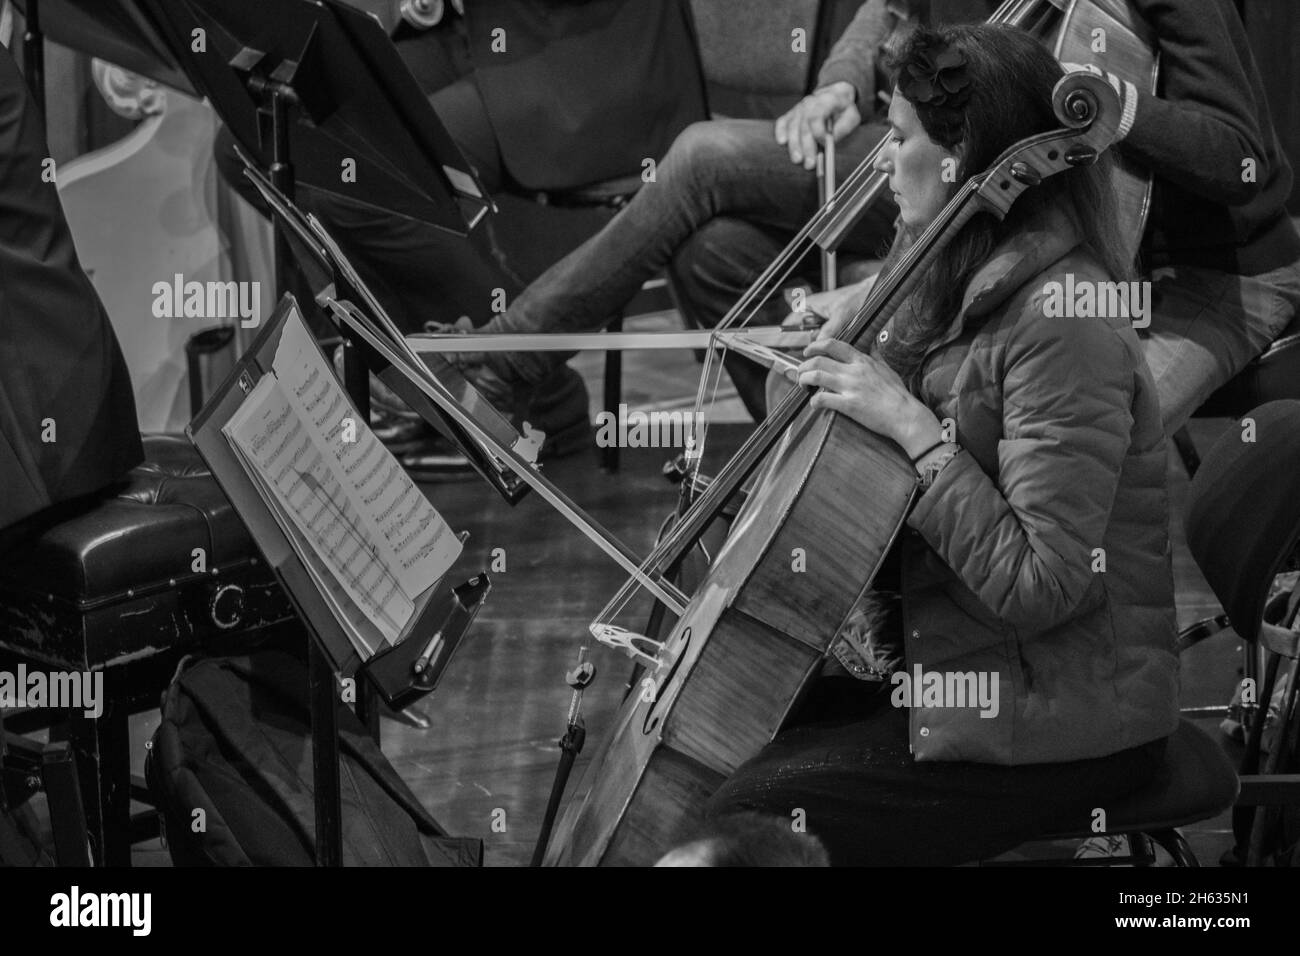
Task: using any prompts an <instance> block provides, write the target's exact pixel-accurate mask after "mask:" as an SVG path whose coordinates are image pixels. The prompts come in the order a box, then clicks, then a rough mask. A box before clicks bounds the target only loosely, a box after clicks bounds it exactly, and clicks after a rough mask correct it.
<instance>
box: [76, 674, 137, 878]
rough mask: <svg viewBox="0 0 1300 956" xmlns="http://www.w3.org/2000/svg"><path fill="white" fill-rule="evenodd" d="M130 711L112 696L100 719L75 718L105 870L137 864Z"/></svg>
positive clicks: (89, 822) (92, 829) (89, 813)
mask: <svg viewBox="0 0 1300 956" xmlns="http://www.w3.org/2000/svg"><path fill="white" fill-rule="evenodd" d="M128 718H129V708H128V707H126V706H124V705H123V704H121V703H119V702H117V701H114V700H113V699H112V698H111V697H109V698H108V699H107V700H106V701H105V702H104V712H103V713H102V714H100V716H99V718H98V719H92V718H89V717H85V716H83V715H82V714H81V712H80V711H77V712H75V713H74V714H73V716H72V719H71V721H70V722H69V725H68V731H69V739H70V740H71V742H72V750H73V753H74V754H75V756H76V760H77V775H78V777H79V778H80V781H81V794H82V803H83V805H84V806H85V810H86V830H87V832H88V833H89V836H90V844H91V848H92V849H93V851H94V854H95V861H96V863H97V864H98V865H99V866H130V865H131V739H130V723H129V719H128Z"/></svg>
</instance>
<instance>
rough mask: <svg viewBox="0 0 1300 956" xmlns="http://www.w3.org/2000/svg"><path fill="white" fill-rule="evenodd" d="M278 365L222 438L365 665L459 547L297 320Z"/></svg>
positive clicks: (290, 321) (290, 323)
mask: <svg viewBox="0 0 1300 956" xmlns="http://www.w3.org/2000/svg"><path fill="white" fill-rule="evenodd" d="M272 368H273V371H272V372H269V373H267V374H265V375H263V376H262V378H261V380H260V381H259V382H258V383H257V385H256V386H255V387H254V388H253V390H252V391H251V392H250V393H249V395H248V397H247V398H246V399H245V400H244V402H243V404H241V406H240V408H239V410H238V411H237V412H236V413H235V414H234V415H233V416H231V418H230V421H228V422H227V423H226V425H225V426H224V427H223V429H222V431H223V432H224V433H225V435H226V437H227V439H228V440H229V441H230V442H231V444H232V446H233V447H234V449H235V451H236V453H237V454H239V455H240V457H241V458H242V459H243V460H244V462H245V464H246V466H247V467H248V471H249V473H250V474H251V475H252V476H253V477H254V479H255V480H256V481H257V482H258V484H259V485H260V486H261V487H262V489H263V491H264V492H266V497H267V500H268V501H269V502H270V503H271V505H272V507H273V509H274V510H275V511H276V517H277V519H278V520H279V521H280V522H281V524H282V526H283V527H284V528H285V530H286V533H287V534H288V535H289V537H290V539H291V541H292V542H293V543H294V544H295V550H297V551H298V552H299V554H300V557H302V558H303V561H304V564H305V565H306V566H307V568H308V570H309V572H311V574H312V576H313V577H314V578H316V579H317V583H318V584H319V585H321V591H322V594H324V596H325V597H326V599H327V600H328V601H329V602H330V604H331V606H332V607H333V608H334V609H335V610H336V612H337V613H338V616H339V617H340V620H341V621H343V622H345V623H346V624H347V625H349V626H348V630H349V636H350V637H351V638H352V640H353V643H354V644H355V645H357V650H358V652H359V653H363V655H364V656H367V657H368V656H370V654H371V653H373V652H374V651H375V650H376V645H377V643H378V641H377V640H376V637H378V638H380V639H382V640H383V641H386V642H388V643H390V644H391V643H395V642H396V640H397V639H398V638H399V636H400V635H401V633H402V630H403V628H404V627H405V626H406V624H407V623H408V622H409V620H410V619H411V617H412V615H413V614H414V611H415V604H414V598H415V597H417V596H418V595H419V594H420V593H421V592H423V591H424V590H426V589H428V588H429V587H431V586H432V585H433V584H434V583H435V582H436V581H437V580H438V579H439V578H441V577H442V575H443V574H444V573H446V571H447V570H448V569H449V568H450V567H451V565H452V564H453V563H454V562H455V560H456V558H457V557H458V556H459V554H460V551H461V542H460V540H459V539H458V538H457V537H456V536H455V535H454V534H453V533H452V531H451V529H450V528H449V527H448V526H447V524H446V522H445V521H443V519H442V517H441V515H439V514H438V512H437V511H436V510H434V508H433V506H432V505H431V504H430V503H429V501H428V499H427V498H425V497H424V494H423V493H422V492H421V491H420V489H419V488H417V487H416V486H415V484H414V483H413V482H412V481H411V480H410V477H409V476H408V475H407V474H406V472H405V471H403V470H402V468H401V466H400V465H399V464H398V463H397V461H396V459H395V458H393V456H392V455H391V454H390V453H389V452H388V450H387V449H386V448H384V447H383V445H382V444H381V443H380V442H379V441H378V439H376V438H375V436H374V433H373V432H371V431H370V428H369V426H368V425H367V424H366V423H365V422H364V421H362V420H360V419H361V416H360V415H358V414H357V413H356V411H355V409H353V407H352V405H351V404H350V403H349V402H348V400H347V396H346V395H345V394H344V393H343V390H342V388H341V387H340V386H339V384H338V381H337V380H336V379H335V378H334V374H333V372H332V370H331V369H330V368H329V366H328V364H327V363H326V361H325V359H324V357H323V356H322V355H321V352H320V350H319V348H318V347H317V346H316V344H315V342H314V340H313V339H312V338H311V334H310V332H308V330H307V328H306V326H305V325H303V323H302V321H301V319H300V318H299V316H298V314H297V313H296V312H294V313H291V314H290V315H289V316H288V318H287V319H286V321H285V324H284V328H283V333H282V338H281V340H280V343H279V347H278V349H277V352H276V356H275V360H274V362H273V363H272ZM349 439H350V440H349ZM354 610H355V611H359V612H360V615H358V614H357V613H353V612H354Z"/></svg>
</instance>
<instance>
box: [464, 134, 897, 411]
mask: <svg viewBox="0 0 1300 956" xmlns="http://www.w3.org/2000/svg"><path fill="white" fill-rule="evenodd" d="M772 129H773V127H772V123H771V122H770V121H766V120H763V121H759V120H713V121H709V122H703V123H694V124H692V125H691V126H688V127H687V128H686V129H685V130H684V131H683V132H682V133H681V134H680V135H679V136H678V137H677V139H676V141H675V142H674V143H673V145H672V148H670V149H669V150H668V153H667V155H665V156H664V158H663V159H662V160H661V161H660V162H659V164H658V167H657V169H656V171H655V180H654V182H652V183H647V184H646V185H644V186H643V187H642V188H641V190H640V192H638V193H637V195H636V196H635V197H634V198H633V199H632V201H631V202H630V203H628V205H627V206H626V207H625V208H624V209H623V210H622V211H621V212H619V214H618V215H617V216H615V217H614V218H613V219H612V220H611V221H610V222H609V224H608V225H607V226H605V228H603V229H602V230H601V231H600V232H598V233H597V234H596V235H594V236H592V237H591V238H590V239H588V240H587V241H586V242H585V243H583V244H582V245H581V246H580V247H578V248H577V249H576V250H574V251H573V252H571V253H570V254H569V255H567V256H565V257H564V258H563V259H561V260H560V261H559V262H557V263H556V264H555V265H554V266H552V267H551V268H550V269H548V270H546V272H545V273H543V274H542V275H541V276H540V277H539V278H538V279H536V280H535V281H533V283H532V284H531V285H529V286H528V288H527V289H525V290H524V291H523V293H522V294H521V295H520V296H519V297H518V298H516V299H514V300H513V302H512V304H511V305H510V307H509V308H508V309H507V310H506V312H505V313H504V314H503V315H499V316H496V317H495V318H493V319H492V320H491V321H490V322H489V323H488V330H489V331H492V332H510V333H515V332H519V333H522V332H542V331H544V332H579V331H590V330H593V329H597V328H600V327H601V326H602V325H603V324H604V323H605V322H606V321H607V320H608V319H609V317H610V316H611V315H613V314H615V312H617V311H618V309H620V308H621V307H622V306H624V305H625V304H626V303H627V302H628V301H630V300H631V299H632V297H633V296H635V295H636V293H637V291H638V290H639V289H640V288H641V284H642V283H643V282H644V281H645V280H646V279H649V278H652V277H653V276H654V275H656V274H657V273H658V272H659V271H660V270H662V269H664V268H665V267H668V266H669V264H670V263H671V264H672V266H671V270H670V275H671V277H672V278H673V281H674V287H675V291H676V292H677V294H678V300H679V304H680V305H681V307H682V311H683V312H685V313H686V315H687V318H688V319H689V320H690V321H691V322H692V323H693V324H695V325H698V326H700V327H702V328H713V327H714V326H716V325H717V324H718V322H719V320H720V319H722V317H723V316H724V315H725V314H726V313H727V311H728V310H729V309H730V308H731V306H732V305H733V304H735V302H736V300H737V299H738V298H740V295H741V293H742V292H744V291H745V289H747V288H748V287H749V285H750V284H751V283H752V282H753V281H754V280H755V279H757V278H758V276H759V274H760V273H761V272H762V270H763V269H764V268H765V267H766V266H767V265H768V264H769V263H770V262H771V261H772V259H774V258H775V257H776V255H777V253H778V252H780V251H781V249H782V248H783V247H784V246H785V244H786V243H787V242H788V241H789V240H790V238H791V236H792V235H793V233H794V232H795V231H796V230H797V229H799V228H800V227H801V226H802V225H803V224H804V223H805V222H807V221H808V219H810V218H811V217H812V215H813V214H814V213H815V212H816V211H817V209H818V195H817V177H816V175H815V174H814V173H812V172H809V171H808V170H806V169H804V168H803V167H802V166H796V165H795V164H794V163H792V162H790V156H789V154H788V153H787V152H786V149H785V147H784V146H780V145H778V144H777V142H776V140H775V139H774V137H773V132H772ZM883 133H884V129H883V127H881V126H878V125H867V126H862V127H859V128H858V129H857V130H854V131H853V132H852V133H850V134H849V135H848V136H847V137H846V138H845V139H844V141H843V142H841V143H840V144H838V146H837V149H836V154H835V159H836V168H837V173H838V181H839V182H843V181H844V180H845V179H846V178H847V177H848V175H849V174H850V173H851V172H852V171H853V170H854V168H855V167H856V166H857V165H858V164H859V163H860V162H861V161H862V160H863V158H865V157H866V155H867V154H868V153H869V152H870V150H871V148H872V147H873V146H875V145H876V143H877V142H879V140H880V138H881V136H882V135H883ZM896 213H897V208H896V207H895V206H894V205H893V204H892V203H890V202H879V203H877V204H876V205H875V206H874V207H873V208H872V210H871V211H870V212H869V213H868V214H867V215H866V216H865V217H864V219H863V221H862V222H861V223H860V224H859V225H858V227H857V228H856V229H855V230H854V231H853V232H852V234H851V235H850V236H849V237H847V240H846V243H845V246H844V248H845V250H846V251H848V252H853V253H857V254H862V255H867V256H874V255H880V254H882V253H883V252H884V250H885V247H887V245H888V242H889V239H890V237H891V236H892V235H893V221H894V216H895V215H896ZM783 313H784V310H783V309H781V308H779V303H778V308H777V314H776V315H775V317H772V318H771V319H770V320H772V321H776V320H779V319H780V318H781V317H783ZM506 354H507V357H508V358H507V360H508V363H509V365H510V366H511V367H512V371H513V373H514V375H513V377H514V378H516V379H518V380H520V381H522V382H525V383H529V384H534V383H537V382H540V381H542V380H543V379H545V378H546V376H547V375H548V374H550V373H551V371H552V370H553V369H554V368H555V367H556V366H557V365H558V364H560V363H561V362H563V361H565V360H566V356H565V355H564V354H563V353H557V352H536V353H521V352H510V353H506ZM727 367H728V370H729V371H731V372H732V374H733V376H735V375H736V370H735V366H733V364H732V363H731V362H728V366H727ZM742 375H743V373H742ZM763 378H765V375H763V376H760V377H758V378H757V379H753V380H752V381H751V378H750V377H745V378H743V379H738V380H737V383H736V384H737V386H738V387H739V388H740V389H741V391H742V397H744V396H745V390H746V383H748V384H749V385H750V387H752V386H753V382H757V385H758V387H757V389H756V391H757V396H756V397H755V398H754V402H755V403H756V404H757V405H758V406H759V407H760V409H761V405H762V387H761V384H762V379H763ZM747 404H750V399H749V398H747ZM753 407H754V406H753V404H751V410H752V409H753Z"/></svg>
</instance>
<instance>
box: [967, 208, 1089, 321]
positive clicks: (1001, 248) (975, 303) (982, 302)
mask: <svg viewBox="0 0 1300 956" xmlns="http://www.w3.org/2000/svg"><path fill="white" fill-rule="evenodd" d="M1079 242H1080V236H1079V228H1078V226H1077V225H1076V223H1075V222H1074V220H1073V219H1072V218H1071V217H1070V216H1068V215H1067V214H1066V213H1065V212H1064V211H1063V210H1061V209H1060V208H1059V207H1056V206H1052V207H1050V208H1048V209H1045V210H1042V211H1041V212H1039V213H1038V214H1036V215H1035V216H1034V217H1033V218H1031V219H1030V220H1029V221H1028V222H1026V223H1025V224H1024V225H1023V226H1022V227H1021V228H1020V229H1017V230H1016V232H1015V233H1014V234H1013V235H1011V236H1008V237H1007V238H1006V239H1004V240H1003V241H1002V242H1001V243H1000V244H999V245H998V246H997V248H995V249H994V250H993V253H992V255H990V256H989V258H988V261H987V262H985V263H984V265H982V266H980V267H979V269H977V270H976V271H975V275H973V276H972V277H971V280H970V282H969V283H967V285H966V293H965V295H963V296H962V302H961V311H960V312H959V313H958V314H957V316H956V319H957V322H958V323H961V322H964V321H965V319H966V318H968V317H969V318H979V317H981V316H985V315H988V314H989V313H990V312H992V311H993V310H994V309H996V308H997V307H998V306H1000V305H1002V303H1003V302H1005V301H1006V300H1007V299H1009V298H1010V297H1011V295H1012V294H1013V293H1014V292H1015V291H1016V290H1017V289H1019V288H1020V287H1021V286H1022V285H1024V284H1025V283H1026V282H1028V281H1029V280H1030V279H1032V278H1033V277H1034V276H1036V275H1038V274H1039V273H1041V272H1043V271H1044V270H1045V269H1047V268H1048V267H1049V266H1051V265H1052V264H1053V263H1055V262H1057V261H1059V260H1060V259H1061V258H1062V257H1064V256H1065V255H1066V254H1067V253H1069V252H1070V251H1071V250H1072V249H1074V248H1075V247H1076V246H1078V245H1079Z"/></svg>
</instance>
